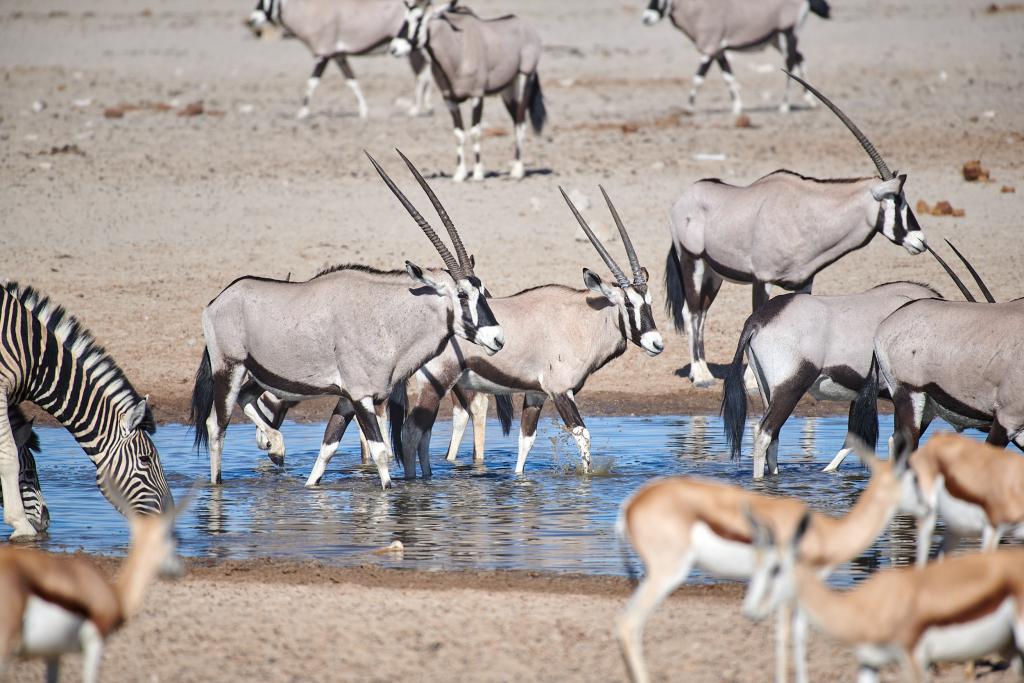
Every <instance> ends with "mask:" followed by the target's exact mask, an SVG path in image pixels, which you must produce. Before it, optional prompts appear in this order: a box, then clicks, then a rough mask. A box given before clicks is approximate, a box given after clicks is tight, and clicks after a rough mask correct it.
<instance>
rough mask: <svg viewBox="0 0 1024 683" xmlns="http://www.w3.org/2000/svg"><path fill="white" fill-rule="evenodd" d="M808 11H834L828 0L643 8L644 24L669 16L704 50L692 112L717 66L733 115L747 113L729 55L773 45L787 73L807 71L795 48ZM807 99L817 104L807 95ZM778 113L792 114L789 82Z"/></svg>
mask: <svg viewBox="0 0 1024 683" xmlns="http://www.w3.org/2000/svg"><path fill="white" fill-rule="evenodd" d="M808 11H811V12H814V13H815V14H817V15H818V16H819V17H821V18H823V19H828V18H829V14H830V9H829V6H828V3H827V2H825V0H810V1H809V2H808V0H758V1H757V2H749V1H748V0H651V2H650V4H649V5H648V6H647V9H646V10H644V15H643V21H644V23H645V24H647V25H652V24H656V23H658V22H659V21H661V20H662V19H664V18H665V17H666V16H667V17H669V19H671V21H672V25H673V26H675V27H676V28H677V29H679V30H680V31H682V32H683V34H685V35H686V37H687V38H689V39H690V40H691V41H693V45H694V47H696V48H697V51H698V52H700V64H699V65H698V66H697V73H696V74H694V76H693V87H692V88H691V89H690V97H689V100H688V102H687V104H688V106H689V109H690V111H693V106H694V103H695V102H696V101H697V91H698V90H699V89H700V86H701V84H702V83H704V77H705V76H706V75H707V73H708V69H710V68H711V62H712V61H715V62H718V66H719V67H720V68H721V69H722V78H724V79H725V82H726V84H728V86H729V95H730V96H731V97H732V111H733V113H734V114H739V113H740V112H742V111H743V103H742V102H741V101H740V87H739V84H738V83H737V82H736V78H735V77H734V76H733V74H732V67H731V66H730V65H729V60H728V58H727V57H726V53H727V52H748V51H754V50H761V49H764V48H765V47H767V46H769V45H771V46H772V47H774V48H776V49H777V50H778V51H779V52H781V53H783V54H784V55H785V57H786V71H797V72H798V73H799V74H800V75H801V76H802V75H803V72H804V67H803V63H804V56H803V55H802V54H800V51H799V50H797V46H796V43H797V35H796V34H797V32H798V31H800V29H801V27H803V24H804V20H805V19H806V18H807V13H808ZM804 97H805V99H806V100H807V101H808V103H810V104H812V105H813V104H814V98H813V97H812V96H811V94H810V93H809V92H805V93H804ZM779 109H780V110H781V111H783V112H787V111H789V81H788V80H787V81H786V90H785V94H784V95H783V99H782V104H781V105H780V107H779Z"/></svg>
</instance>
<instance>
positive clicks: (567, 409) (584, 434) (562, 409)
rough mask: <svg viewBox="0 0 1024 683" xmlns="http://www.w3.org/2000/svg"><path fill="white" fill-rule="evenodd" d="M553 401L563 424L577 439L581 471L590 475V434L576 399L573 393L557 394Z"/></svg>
mask: <svg viewBox="0 0 1024 683" xmlns="http://www.w3.org/2000/svg"><path fill="white" fill-rule="evenodd" d="M552 399H553V400H554V402H555V409H556V410H557V411H558V414H559V415H560V416H561V418H562V422H564V423H565V426H566V427H568V428H569V430H570V431H572V436H573V438H574V439H576V445H577V446H578V447H579V449H580V469H581V470H582V471H583V474H589V473H590V471H591V461H590V432H589V431H588V430H587V426H586V425H585V424H583V417H582V416H581V415H580V409H579V408H578V407H577V406H576V399H575V398H573V395H572V391H567V392H565V393H564V394H556V395H555V396H552Z"/></svg>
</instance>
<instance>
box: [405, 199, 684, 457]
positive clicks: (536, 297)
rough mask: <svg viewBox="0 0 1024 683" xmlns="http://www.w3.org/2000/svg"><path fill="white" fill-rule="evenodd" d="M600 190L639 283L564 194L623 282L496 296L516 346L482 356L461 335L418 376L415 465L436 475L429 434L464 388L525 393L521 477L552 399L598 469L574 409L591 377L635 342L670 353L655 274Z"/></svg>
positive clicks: (409, 447)
mask: <svg viewBox="0 0 1024 683" xmlns="http://www.w3.org/2000/svg"><path fill="white" fill-rule="evenodd" d="M601 193H602V194H604V198H605V202H606V203H607V204H608V208H609V210H610V211H611V214H612V218H613V219H614V221H615V225H616V227H617V228H618V230H619V235H620V236H621V238H622V244H623V246H624V247H625V249H626V256H627V257H628V259H629V265H630V268H631V270H632V273H633V277H632V280H631V279H630V278H629V277H627V276H626V274H625V273H624V272H623V271H622V269H621V268H620V267H619V266H618V264H617V263H616V262H615V260H614V259H613V258H612V256H611V254H609V253H608V250H607V249H606V248H605V246H604V245H603V244H601V241H600V240H599V239H598V238H597V236H596V235H595V234H594V232H593V231H592V230H591V229H590V226H589V225H587V222H586V221H585V220H584V219H583V217H582V216H581V215H580V213H579V211H577V209H576V206H575V205H574V204H573V203H572V202H571V201H570V200H569V198H568V197H567V196H566V195H565V192H564V191H562V196H563V197H565V201H566V202H567V203H568V204H569V208H570V209H571V210H572V213H573V215H574V216H575V217H576V220H577V221H578V222H579V224H580V227H581V228H583V231H584V232H585V233H586V235H587V237H588V238H589V239H590V242H591V244H593V245H594V248H595V249H596V250H597V253H598V254H599V255H600V256H601V259H602V260H603V261H604V262H605V265H606V266H607V267H608V269H609V270H610V271H611V273H612V275H613V276H614V277H615V282H614V283H605V282H604V281H603V280H602V279H601V277H600V276H599V275H597V274H596V273H594V272H593V271H591V270H590V269H588V268H584V269H583V282H584V283H585V284H586V286H587V289H586V290H578V289H572V288H570V287H564V286H562V285H542V286H540V287H534V288H532V289H527V290H524V291H522V292H519V293H518V294H513V295H512V296H508V297H500V298H494V299H491V300H490V303H491V307H492V308H493V309H494V311H495V314H496V315H498V316H499V317H500V319H501V321H502V325H503V326H504V328H505V329H507V330H508V339H509V342H508V345H507V346H506V348H505V350H504V351H502V353H501V355H499V356H496V357H495V358H484V357H483V356H482V355H481V354H480V353H477V351H476V350H475V349H473V348H470V347H469V346H467V345H466V344H463V343H461V342H459V341H457V340H455V339H453V340H452V341H451V342H450V343H449V344H448V347H447V348H446V349H445V350H444V351H442V352H441V354H440V355H438V356H437V357H436V358H434V359H433V360H431V361H430V362H429V363H427V364H426V365H424V366H423V369H422V370H420V372H419V373H418V381H419V383H420V386H421V387H422V389H421V393H420V397H419V400H418V401H417V404H416V405H415V406H413V407H412V409H411V410H410V413H409V421H408V422H406V423H405V426H404V428H403V429H402V439H401V440H402V452H403V457H404V459H405V463H406V464H405V467H406V468H407V469H408V468H410V467H411V466H412V463H413V461H414V458H415V456H416V453H417V451H418V452H419V458H420V467H421V468H422V469H423V471H424V472H429V471H430V461H429V458H428V446H429V438H430V437H429V433H430V430H431V428H432V426H433V424H434V419H435V417H436V416H437V410H438V407H439V405H440V402H441V399H442V398H443V397H444V395H445V393H446V392H447V391H448V390H449V389H450V388H451V387H453V386H455V385H456V383H457V384H458V386H459V387H460V388H462V389H470V390H473V391H476V392H481V393H485V394H497V395H499V396H501V395H507V394H519V393H522V394H524V397H523V412H522V416H521V418H520V421H519V456H518V458H517V460H516V469H515V471H516V473H522V472H523V469H524V468H525V466H526V456H527V455H529V453H530V449H531V448H532V446H533V442H534V440H535V439H536V438H537V421H538V420H539V419H540V412H541V409H542V408H543V406H544V402H545V400H547V399H549V398H550V399H551V401H552V402H553V403H554V404H555V409H556V410H557V411H558V414H559V416H560V417H561V418H562V421H563V422H564V423H565V426H566V428H567V429H569V430H570V431H571V433H572V435H573V438H574V439H575V440H576V444H577V446H578V447H579V449H580V463H581V469H582V470H583V471H584V472H589V471H590V466H591V458H590V432H589V430H587V427H586V424H585V423H584V422H583V417H582V416H581V415H580V412H579V408H578V407H577V406H576V395H577V394H578V393H579V392H580V391H581V390H582V389H583V385H584V384H585V383H586V381H587V379H589V377H590V376H591V375H592V374H593V373H595V372H597V371H598V370H599V369H601V368H602V367H604V366H605V365H606V364H607V363H609V362H610V361H612V360H614V359H615V358H618V357H619V356H621V355H622V354H623V353H624V352H625V351H626V346H627V344H628V343H629V342H632V343H633V344H636V345H637V346H639V347H640V348H642V349H643V350H644V351H646V352H647V353H648V355H651V356H656V355H658V354H659V353H661V351H662V350H663V349H664V342H663V341H662V338H661V333H660V332H658V329H657V327H656V326H655V323H654V315H653V313H652V312H651V294H650V291H649V290H648V288H647V277H648V276H647V269H646V268H644V267H643V266H641V265H640V259H639V257H637V255H636V250H635V249H634V248H633V243H632V242H631V241H630V239H629V233H628V232H626V227H625V225H623V223H622V221H621V219H620V218H619V214H618V212H617V211H616V210H615V207H614V206H612V203H611V200H610V199H609V198H608V195H607V194H605V192H604V188H602V189H601ZM498 412H499V416H500V415H501V414H502V412H503V409H502V407H501V406H500V405H499V411H498ZM505 419H510V416H508V417H507V418H503V420H505Z"/></svg>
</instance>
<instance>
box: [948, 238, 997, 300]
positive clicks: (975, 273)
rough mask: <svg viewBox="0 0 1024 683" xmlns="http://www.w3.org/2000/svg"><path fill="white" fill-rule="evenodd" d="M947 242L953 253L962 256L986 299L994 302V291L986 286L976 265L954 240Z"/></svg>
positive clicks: (961, 258)
mask: <svg viewBox="0 0 1024 683" xmlns="http://www.w3.org/2000/svg"><path fill="white" fill-rule="evenodd" d="M946 244H948V245H949V248H950V249H952V250H953V253H955V254H956V255H957V256H958V257H959V258H960V260H961V261H963V262H964V265H965V266H967V270H969V271H970V273H971V277H973V278H974V282H976V283H977V285H978V289H980V290H981V294H982V296H984V297H985V301H987V302H989V303H990V304H994V303H995V302H996V300H995V298H994V297H993V296H992V292H990V291H989V289H988V287H986V286H985V282H984V281H983V280H982V279H981V276H980V275H978V271H976V270H975V269H974V266H972V265H971V262H970V261H968V260H967V259H966V258H964V255H963V254H961V253H960V250H959V249H957V248H956V247H954V246H953V243H952V242H950V241H949V240H946Z"/></svg>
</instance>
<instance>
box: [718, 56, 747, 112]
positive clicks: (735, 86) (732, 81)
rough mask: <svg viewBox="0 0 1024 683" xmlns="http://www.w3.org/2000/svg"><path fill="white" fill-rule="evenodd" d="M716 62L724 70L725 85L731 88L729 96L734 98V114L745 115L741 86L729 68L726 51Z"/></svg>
mask: <svg viewBox="0 0 1024 683" xmlns="http://www.w3.org/2000/svg"><path fill="white" fill-rule="evenodd" d="M715 61H716V62H718V66H719V67H720V68H721V69H722V78H724V79H725V84H726V85H728V86H729V96H730V97H731V98H732V113H733V114H736V115H737V116H739V115H740V114H742V113H743V102H742V100H740V85H739V83H737V82H736V77H735V76H733V75H732V67H731V66H729V60H728V58H726V56H725V50H722V51H721V52H719V53H718V55H716V56H715Z"/></svg>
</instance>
